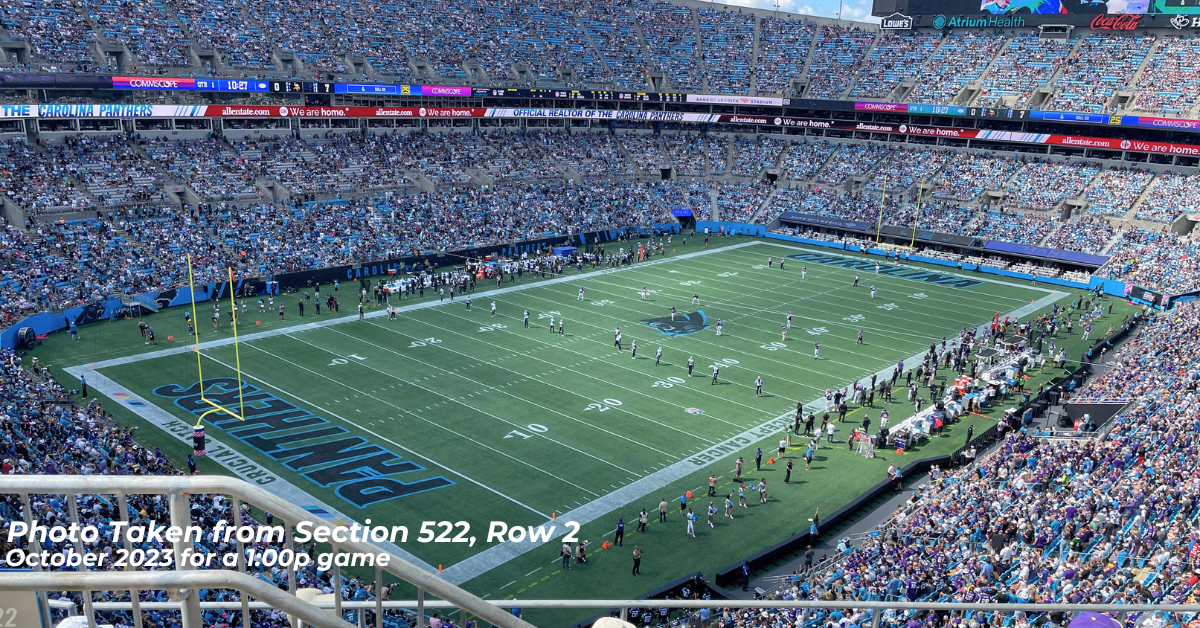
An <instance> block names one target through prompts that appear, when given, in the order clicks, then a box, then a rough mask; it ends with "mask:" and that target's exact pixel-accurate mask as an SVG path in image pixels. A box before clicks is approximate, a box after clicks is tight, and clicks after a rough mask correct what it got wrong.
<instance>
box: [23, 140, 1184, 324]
mask: <svg viewBox="0 0 1200 628" xmlns="http://www.w3.org/2000/svg"><path fill="white" fill-rule="evenodd" d="M514 147H516V148H515V149H514ZM0 149H2V150H3V151H4V154H5V155H6V156H7V157H8V158H9V160H10V163H9V168H8V169H6V170H4V171H3V172H0V185H3V186H4V192H5V194H6V195H7V196H8V198H9V199H10V200H12V201H13V203H14V204H16V205H18V206H20V207H23V208H25V209H27V210H31V211H29V215H28V219H27V224H26V225H25V227H26V228H27V229H28V230H29V233H23V232H22V230H20V229H18V228H15V227H8V228H6V230H5V233H6V238H7V239H8V240H9V241H10V242H11V245H10V252H9V256H8V258H7V261H8V263H7V265H6V267H5V270H4V273H3V277H2V279H0V310H2V311H3V312H4V314H5V316H6V317H8V318H10V319H12V318H18V319H19V317H20V316H23V315H27V314H29V313H32V312H36V311H39V310H44V309H48V308H50V307H68V306H73V305H80V304H83V303H89V302H95V301H99V300H103V299H105V298H113V296H114V295H132V294H137V293H140V292H153V291H159V290H162V289H166V288H169V287H172V286H174V285H178V283H179V282H180V281H181V278H182V277H184V276H185V273H184V270H185V269H184V268H183V260H184V259H185V257H186V255H185V253H190V254H191V255H192V256H193V261H194V264H195V267H196V271H197V277H200V278H203V279H204V280H208V279H211V278H219V277H221V276H222V275H221V273H222V272H223V271H222V270H221V269H222V268H224V267H226V266H232V267H234V268H236V269H238V272H244V273H248V274H252V275H262V274H270V273H273V272H283V271H287V270H300V269H312V268H317V267H320V266H324V265H331V264H332V265H336V264H347V263H353V262H357V261H369V260H371V259H388V258H394V257H401V256H405V255H409V254H414V253H419V252H425V251H430V250H439V249H447V250H457V249H463V248H467V247H472V246H481V245H485V244H492V243H496V242H503V241H510V240H513V239H524V238H531V237H540V236H542V235H562V234H569V233H578V232H581V231H587V230H591V229H600V228H611V227H613V226H622V227H623V226H632V225H641V226H650V225H655V224H661V223H664V222H670V221H671V218H670V216H669V210H670V209H675V208H681V207H686V208H691V209H693V210H694V211H695V214H696V216H697V217H699V218H700V219H707V218H709V217H711V216H712V213H711V212H712V210H713V209H714V208H715V209H717V211H718V214H717V215H718V216H720V217H721V219H722V220H753V221H755V222H757V223H759V224H767V223H769V222H770V221H771V220H773V219H774V218H775V217H777V216H778V215H779V214H780V213H781V212H783V211H799V212H804V213H813V214H820V215H824V216H836V217H841V218H846V219H851V220H861V221H865V222H874V221H877V220H878V218H879V214H878V212H879V194H880V192H882V191H883V185H884V181H885V177H886V181H887V190H888V194H889V196H890V198H889V199H888V200H887V204H886V205H885V212H884V214H885V215H884V221H885V223H886V224H895V225H900V226H909V225H911V224H913V222H914V220H916V221H917V222H918V224H920V225H921V226H922V227H924V228H928V229H936V230H938V231H940V232H944V233H951V234H958V235H964V236H973V237H981V238H989V239H997V240H1007V241H1012V242H1017V243H1022V244H1039V243H1044V244H1045V245H1047V246H1050V247H1055V248H1062V249H1067V250H1073V251H1081V252H1088V253H1100V252H1101V251H1106V250H1108V251H1111V253H1112V254H1113V255H1116V256H1117V257H1118V259H1119V260H1122V262H1121V263H1120V264H1114V265H1112V267H1111V268H1110V269H1109V270H1108V271H1106V272H1109V273H1118V274H1129V273H1132V276H1135V277H1139V281H1141V282H1142V283H1139V285H1144V284H1146V283H1153V284H1154V285H1164V286H1166V285H1169V290H1171V291H1173V292H1183V291H1186V289H1191V288H1190V287H1193V286H1195V287H1200V285H1197V281H1196V280H1195V277H1193V275H1192V273H1190V272H1187V268H1186V264H1171V265H1170V268H1171V269H1172V270H1173V269H1174V266H1183V267H1184V269H1183V271H1182V272H1173V273H1171V272H1170V271H1167V272H1166V273H1164V276H1162V277H1154V276H1152V275H1154V274H1155V273H1156V271H1155V270H1153V269H1155V268H1158V267H1160V266H1162V265H1163V264H1166V263H1167V262H1168V261H1170V258H1169V257H1167V258H1163V259H1161V260H1157V261H1155V262H1154V263H1150V262H1151V260H1145V261H1143V260H1141V258H1142V254H1141V253H1140V251H1141V250H1142V247H1141V246H1139V245H1140V244H1141V243H1140V242H1139V241H1138V240H1136V239H1135V238H1133V237H1130V236H1125V237H1121V238H1114V235H1116V234H1117V231H1115V230H1114V228H1113V227H1110V226H1107V225H1106V224H1105V223H1103V222H1098V221H1095V220H1091V219H1087V218H1084V219H1078V218H1077V219H1076V220H1072V221H1069V222H1064V223H1059V222H1056V221H1055V219H1054V218H1055V217H1056V216H1054V217H1052V216H1048V215H1047V216H1040V215H1037V214H1035V213H1011V212H1010V213H999V212H987V213H983V212H978V211H977V210H975V209H973V208H971V207H967V206H966V205H967V203H969V202H970V201H974V200H976V198H977V197H979V194H980V192H982V191H983V190H984V189H995V190H1002V191H1007V193H1008V196H1007V199H1006V200H1005V203H1006V204H1007V205H1009V206H1011V207H1015V208H1021V209H1035V210H1036V209H1051V208H1054V207H1055V206H1056V204H1057V203H1058V202H1059V201H1060V200H1062V199H1063V198H1066V197H1078V196H1080V195H1081V194H1083V193H1084V190H1085V189H1086V197H1087V201H1088V206H1089V207H1090V211H1089V213H1090V214H1091V215H1092V216H1097V217H1102V218H1106V219H1109V218H1125V219H1128V216H1127V215H1126V214H1128V212H1129V211H1130V210H1129V207H1130V206H1132V205H1133V203H1134V202H1135V201H1137V199H1138V198H1139V196H1140V195H1141V194H1142V191H1143V190H1146V192H1145V200H1144V202H1142V203H1141V204H1140V205H1138V206H1137V209H1136V211H1135V215H1136V217H1137V218H1138V219H1142V220H1147V219H1149V220H1156V221H1162V222H1165V221H1168V220H1171V219H1173V218H1174V217H1176V216H1178V215H1179V213H1180V212H1189V211H1193V210H1192V205H1194V203H1193V201H1192V200H1191V196H1190V195H1189V189H1190V186H1189V183H1190V182H1192V178H1193V177H1194V176H1196V175H1182V174H1177V173H1171V172H1167V173H1163V174H1159V175H1154V174H1152V173H1150V172H1147V171H1142V170H1138V169H1127V168H1114V169H1107V170H1103V171H1102V170H1100V167H1099V165H1096V164H1093V163H1090V162H1044V161H1039V160H1024V161H1023V160H1019V159H1013V158H1005V157H999V156H995V155H990V154H987V153H971V152H967V151H963V150H945V149H930V148H918V147H913V148H899V147H896V146H892V145H887V144H880V143H869V142H868V143H855V144H838V143H833V142H830V141H829V140H817V141H799V142H790V143H785V141H784V140H782V139H781V138H778V137H775V136H764V135H753V134H727V133H707V134H705V133H695V132H689V131H678V132H677V131H676V130H675V129H671V130H667V131H664V132H662V133H661V134H659V135H655V134H650V133H642V132H636V131H633V132H626V131H622V132H620V133H617V134H613V133H591V132H584V133H581V132H574V133H568V132H567V131H566V130H564V129H562V128H549V127H544V128H529V129H525V130H521V129H512V128H501V127H491V128H481V129H475V130H473V131H470V132H465V133H460V132H452V133H430V132H427V131H413V132H410V133H407V134H401V133H390V134H363V133H360V132H357V131H356V132H350V133H341V134H338V133H327V134H326V135H325V136H324V137H318V138H310V139H303V140H302V139H297V138H294V137H293V138H269V137H268V138H262V139H254V140H251V139H245V140H234V141H226V140H224V139H220V138H209V139H191V140H172V139H167V138H166V137H158V138H154V137H151V138H142V137H137V136H130V137H124V136H119V135H109V136H69V137H67V138H66V139H65V140H63V141H60V142H57V143H48V144H46V145H32V144H27V143H25V142H23V141H16V142H6V143H4V144H2V145H0ZM517 155H519V156H520V158H517V157H516V156H517ZM663 164H673V165H674V166H675V174H676V175H679V176H681V177H682V178H681V179H677V180H675V181H659V180H658V178H659V177H658V174H659V173H658V166H660V165H663ZM775 164H778V165H779V167H780V168H781V171H782V179H783V181H784V182H805V183H816V184H817V186H815V187H812V188H811V189H808V188H804V187H784V188H782V189H780V190H779V191H778V193H776V194H775V195H774V197H773V198H772V200H771V201H770V202H769V203H767V209H766V210H765V211H761V212H760V211H759V209H760V208H761V207H763V204H764V201H766V200H767V196H768V194H769V193H771V192H772V188H770V187H764V186H761V185H758V184H754V183H745V184H743V183H734V182H731V181H727V180H726V179H727V177H728V176H729V175H732V176H737V177H756V176H757V175H758V174H759V173H760V172H761V171H762V170H763V168H766V167H771V166H774V165H775ZM568 169H569V170H568ZM570 171H574V172H577V173H579V174H581V175H584V176H585V177H586V179H585V180H584V181H583V182H582V183H568V182H567V181H566V179H567V178H568V177H565V175H566V174H568V173H569V172H570ZM476 174H478V175H479V177H478V178H476V179H474V180H473V179H472V178H473V177H475V176H476ZM635 174H637V175H641V176H643V177H645V178H648V179H649V180H650V181H649V182H641V183H639V182H637V181H636V180H634V179H632V177H633V176H634V175H635ZM419 177H426V178H428V180H429V181H430V182H432V183H433V184H434V185H435V187H440V191H438V192H431V191H428V190H426V191H421V190H422V188H421V187H419V186H418V185H416V182H417V180H418V178H419ZM696 177H703V180H697V179H696ZM851 177H864V178H865V181H866V183H867V185H866V186H865V188H864V189H862V190H855V191H849V190H844V189H843V188H845V187H846V184H847V182H848V180H849V179H850V178H851ZM920 181H925V182H926V183H928V184H932V185H933V191H932V193H930V191H929V190H928V189H926V190H922V191H920V192H919V193H918V191H917V190H915V189H913V187H912V186H913V185H915V184H916V183H918V182H920ZM488 182H491V184H492V186H493V187H491V188H485V189H470V188H472V187H473V186H476V185H481V184H485V183H488ZM1089 182H1093V184H1092V185H1090V186H1089ZM787 185H790V183H789V184H787ZM189 187H190V189H191V190H193V191H195V193H196V196H197V197H199V199H201V201H202V202H201V203H200V206H199V207H197V206H192V205H188V204H182V203H181V201H182V199H183V197H184V195H185V192H186V190H187V189H188V188H189ZM835 187H836V189H835ZM168 190H174V191H175V192H176V193H177V194H176V195H171V194H168ZM710 193H713V194H715V206H714V203H713V200H712V199H713V197H712V196H710ZM176 196H177V197H178V198H176ZM318 196H319V197H322V198H323V199H324V200H321V201H318V202H313V201H314V199H315V198H316V197H318ZM352 197H353V200H350V199H351V198H352ZM301 199H302V200H301ZM918 201H920V202H921V215H920V217H916V216H915V215H914V214H913V211H914V209H915V207H916V203H917V202H918ZM70 209H75V210H88V213H83V214H81V213H79V212H78V211H77V212H76V213H74V214H71V218H70V220H56V216H60V215H66V214H56V213H54V212H62V211H64V210H70ZM95 209H99V210H101V212H100V214H98V215H96V217H95V218H91V212H92V210H95ZM81 216H86V217H87V219H86V220H84V219H82V218H81ZM1047 236H1049V238H1047ZM1163 237H1164V238H1165V237H1166V236H1163ZM1043 240H1044V242H1043ZM1178 247H1183V248H1185V249H1186V248H1188V247H1190V244H1189V243H1188V241H1186V240H1182V241H1180V242H1179V244H1178ZM1178 247H1176V248H1178ZM1168 250H1175V249H1174V248H1173V249H1168ZM1155 259H1157V258H1155ZM19 260H23V261H19ZM1147 275H1151V276H1150V277H1147ZM1147 287H1149V286H1147Z"/></svg>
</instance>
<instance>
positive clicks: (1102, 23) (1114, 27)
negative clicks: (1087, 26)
mask: <svg viewBox="0 0 1200 628" xmlns="http://www.w3.org/2000/svg"><path fill="white" fill-rule="evenodd" d="M1141 19H1142V16H1141V15H1140V14H1137V15H1134V14H1129V13H1126V14H1123V15H1097V16H1096V17H1094V18H1092V24H1091V28H1092V30H1098V31H1132V30H1137V27H1138V21H1140V20H1141Z"/></svg>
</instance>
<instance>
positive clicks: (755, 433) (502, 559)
mask: <svg viewBox="0 0 1200 628" xmlns="http://www.w3.org/2000/svg"><path fill="white" fill-rule="evenodd" d="M1066 296H1067V294H1066V293H1053V294H1050V295H1047V296H1045V297H1043V298H1041V299H1039V300H1037V301H1035V302H1033V303H1029V304H1027V305H1025V306H1023V307H1021V308H1018V309H1017V310H1014V311H1013V312H1010V313H1009V316H1011V317H1014V318H1021V317H1023V316H1025V315H1026V314H1029V313H1032V312H1035V311H1037V310H1040V309H1042V308H1044V307H1048V306H1049V305H1051V304H1052V303H1054V302H1056V301H1058V300H1060V299H1063V298H1066ZM990 323H991V321H990V320H989V321H987V322H985V323H981V324H980V325H978V326H977V328H978V329H983V328H986V327H987V326H988V325H989V324H990ZM924 355H925V354H924V352H923V351H922V352H920V353H917V354H916V355H914V356H912V357H911V358H909V359H907V360H905V361H906V362H908V361H918V362H919V361H920V360H921V358H922V357H923V356H924ZM891 368H892V367H891V366H890V365H889V366H888V367H886V368H884V369H882V370H880V371H879V372H877V373H876V375H878V376H880V377H883V376H884V375H887V376H889V377H890V376H891ZM865 380H866V381H868V382H869V381H870V377H869V376H868V377H867V378H865ZM858 381H863V379H860V380H858ZM824 400H825V398H824V396H821V397H820V398H818V399H814V400H812V401H810V402H809V403H808V404H806V405H811V404H817V403H819V402H823V401H824ZM793 414H794V411H793V410H791V409H789V410H788V411H787V412H784V413H783V414H781V415H779V416H778V417H776V418H774V419H771V420H768V421H764V422H763V423H761V424H759V425H758V426H756V427H752V428H750V429H748V430H746V431H745V432H742V433H741V434H739V435H738V436H735V437H734V438H732V439H729V440H727V441H725V442H724V443H722V444H720V445H718V446H716V447H713V448H710V449H709V451H712V452H713V454H712V457H711V458H710V459H709V460H698V459H693V458H685V459H683V460H679V461H677V462H675V463H673V464H671V465H670V466H666V467H663V468H662V469H661V470H659V471H656V472H655V473H653V474H651V475H648V476H646V477H643V478H642V479H640V480H638V481H637V482H634V483H632V484H629V485H627V486H625V487H622V488H621V489H619V490H616V491H613V492H612V493H609V494H607V495H604V496H603V497H600V498H597V499H594V500H592V501H590V502H588V503H587V504H584V505H581V506H580V507H578V508H576V509H575V510H573V511H571V512H567V513H563V515H562V518H563V520H564V521H575V522H577V523H579V524H580V525H584V524H587V523H590V522H591V521H594V520H596V519H598V518H599V517H601V516H603V515H606V514H608V513H610V512H612V511H613V510H616V509H617V508H619V507H621V506H623V505H625V504H629V503H632V502H634V501H635V500H637V499H640V498H643V497H645V496H646V495H649V494H650V493H652V492H655V491H658V490H660V489H661V488H662V487H664V486H667V485H669V484H671V483H673V482H676V481H678V480H681V479H683V478H685V477H687V476H688V475H690V474H691V473H694V472H696V471H697V470H698V469H700V468H703V467H704V466H708V465H711V464H716V463H717V462H719V461H721V460H725V459H726V458H728V457H730V455H731V454H732V453H734V452H736V451H738V450H741V449H744V448H745V447H747V446H749V445H752V444H754V443H758V442H762V441H764V440H767V439H768V438H773V437H774V436H775V435H776V434H777V433H778V432H779V431H780V430H781V429H786V428H787V426H789V425H791V418H792V416H793ZM576 503H578V502H576ZM564 534H565V532H564ZM557 538H558V537H557V536H556V537H554V539H552V540H555V539H557ZM548 542H549V541H548ZM538 547H539V545H535V544H533V543H532V542H529V541H526V542H522V543H501V544H497V545H493V546H492V547H489V548H487V549H485V550H483V551H481V552H479V553H478V554H475V555H473V556H471V557H469V558H466V559H464V560H462V561H460V562H458V563H456V564H454V565H451V566H450V567H449V568H446V569H445V570H443V572H442V577H443V578H445V579H446V580H448V581H450V582H452V583H454V584H462V583H464V582H467V581H468V580H471V579H473V578H475V577H477V576H480V575H482V574H484V573H487V572H488V571H490V570H492V569H494V568H496V567H498V566H500V565H503V564H505V563H507V562H508V561H510V560H513V559H515V558H517V557H519V556H521V555H523V554H525V553H527V552H530V551H532V550H534V549H537V548H538Z"/></svg>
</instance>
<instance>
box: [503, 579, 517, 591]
mask: <svg viewBox="0 0 1200 628" xmlns="http://www.w3.org/2000/svg"><path fill="white" fill-rule="evenodd" d="M516 583H517V581H516V580H513V581H512V582H510V583H508V584H506V585H504V586H502V587H500V589H499V590H500V591H503V590H504V589H506V588H508V587H511V586H512V585H514V584H516Z"/></svg>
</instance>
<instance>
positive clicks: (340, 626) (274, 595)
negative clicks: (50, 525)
mask: <svg viewBox="0 0 1200 628" xmlns="http://www.w3.org/2000/svg"><path fill="white" fill-rule="evenodd" d="M0 494H16V495H20V497H21V501H22V504H23V515H24V520H25V523H27V524H30V525H32V524H33V501H32V499H31V496H32V495H47V494H49V495H64V496H65V497H66V499H64V501H65V502H66V504H67V508H68V512H69V518H68V520H66V521H62V522H61V523H63V524H69V523H76V524H82V523H83V522H82V520H81V519H80V517H79V508H78V496H79V495H82V494H87V495H115V496H116V503H117V511H118V513H119V515H120V521H122V522H124V523H126V524H128V523H129V511H128V508H127V503H128V500H127V496H128V495H166V496H167V504H168V510H169V514H170V523H171V525H172V526H178V527H179V528H181V529H184V528H187V527H188V526H189V525H190V524H191V523H192V520H191V514H190V500H189V499H188V496H189V495H227V496H229V497H230V498H231V500H232V503H231V510H232V512H233V513H235V516H234V519H235V521H234V522H233V523H232V525H231V527H233V528H234V529H235V530H236V529H237V528H239V527H242V523H241V520H240V513H241V512H242V504H243V503H245V504H249V505H253V506H255V507H258V508H260V509H262V510H263V511H265V512H270V513H272V514H273V515H274V516H275V519H276V521H275V522H273V525H281V526H283V527H285V528H286V529H287V534H286V539H285V544H286V549H288V550H293V551H294V549H295V548H294V547H293V544H292V536H293V528H294V527H295V526H296V525H297V524H299V523H300V522H308V523H309V524H311V525H312V526H313V530H314V531H315V530H316V529H319V528H325V529H327V530H329V531H332V530H334V529H335V528H336V527H337V526H334V525H332V524H330V523H329V522H327V521H323V520H321V519H319V518H317V517H315V516H314V515H312V514H311V513H309V512H307V511H305V510H304V509H302V508H300V507H299V506H296V505H295V504H292V503H291V502H288V501H286V500H284V499H282V498H280V497H278V496H276V495H274V494H272V493H270V492H268V491H266V490H264V489H263V488H261V487H259V486H255V485H253V484H250V483H248V482H245V481H243V480H240V479H236V478H230V477H223V476H207V477H183V476H139V477H115V476H98V475H88V476H84V475H15V476H0ZM114 541H116V542H119V543H120V544H121V545H123V546H124V547H125V548H126V549H132V547H131V545H130V544H129V541H128V540H127V539H125V538H120V539H114ZM328 544H329V545H330V546H331V551H332V552H333V553H335V554H339V553H341V552H347V553H369V554H376V555H379V554H385V553H386V554H388V558H389V560H388V565H387V566H386V567H383V566H380V565H379V564H378V563H376V565H375V577H374V581H375V585H374V587H373V591H374V592H375V600H374V601H373V602H371V605H372V606H373V607H374V610H375V616H376V617H382V616H383V610H384V605H385V602H384V600H383V597H384V595H383V592H384V583H383V574H384V572H386V573H389V574H391V575H392V576H395V577H396V578H399V579H400V580H402V581H404V582H407V583H408V584H410V585H412V586H414V587H416V590H417V599H416V601H415V602H414V603H413V604H412V605H411V606H409V607H407V608H413V609H415V610H416V615H417V622H418V623H417V625H418V628H420V627H422V626H423V625H424V617H423V616H424V609H425V608H426V600H425V596H426V595H427V594H431V595H434V596H437V597H438V598H440V599H441V600H444V601H445V603H447V604H450V605H451V606H453V607H454V608H459V609H461V610H462V611H464V612H466V613H470V614H472V615H474V616H476V617H478V618H479V619H481V620H484V621H487V622H489V623H491V624H492V625H494V626H498V627H500V628H533V627H532V626H531V625H530V624H529V623H528V622H525V621H524V620H522V619H520V618H519V617H515V616H513V615H512V614H511V613H506V612H504V611H502V610H500V609H499V608H498V607H496V606H495V605H493V604H489V603H487V602H486V601H484V600H483V599H481V598H479V597H477V596H475V595H473V594H471V593H468V592H467V591H465V590H463V589H461V588H459V587H458V586H455V585H453V584H451V583H449V582H447V581H446V580H443V579H442V578H441V577H439V576H438V575H436V574H433V573H429V572H428V571H425V570H424V569H421V568H420V567H418V566H416V565H414V564H412V563H410V562H408V561H407V560H404V559H403V558H401V557H399V556H397V555H395V554H391V553H389V552H386V551H385V550H383V549H381V548H379V547H377V546H375V545H373V544H371V543H367V542H363V541H352V540H347V541H330V542H329V543H328ZM30 546H31V549H32V550H33V551H38V552H40V551H41V545H40V543H39V542H38V541H37V540H36V537H31V538H30ZM184 546H185V543H175V544H173V548H172V549H173V552H174V561H173V563H172V564H173V566H174V569H175V570H174V571H137V570H136V568H135V567H133V566H132V565H127V566H126V567H125V569H126V571H124V572H118V571H83V572H56V573H46V572H44V571H43V570H42V568H41V567H40V566H38V567H36V568H35V569H36V571H35V572H34V573H30V572H7V573H0V591H81V592H83V596H82V597H83V610H84V614H85V615H86V617H87V620H88V625H89V626H90V627H94V626H96V625H97V624H96V617H95V612H96V610H97V609H98V608H103V610H110V607H111V604H112V603H104V606H103V607H101V606H100V603H99V602H93V600H92V596H91V592H92V591H128V592H129V598H130V601H129V602H122V603H120V605H121V609H128V610H130V611H132V614H133V621H134V627H135V628H142V618H141V607H142V606H143V605H144V604H146V603H143V602H139V600H138V591H147V590H167V591H171V592H172V600H175V599H178V600H179V601H178V602H177V603H175V602H173V603H172V607H173V608H177V609H178V610H179V611H180V614H181V616H182V623H183V628H201V627H202V625H203V624H202V622H201V613H200V611H201V602H200V600H199V595H198V591H199V589H200V588H209V587H216V588H228V589H237V590H239V591H241V592H242V595H241V602H240V603H235V608H240V610H241V611H242V614H241V617H242V623H243V626H244V628H251V620H250V612H249V611H250V598H251V597H253V598H258V599H260V600H263V601H265V602H266V603H267V604H268V605H270V606H271V608H279V609H280V610H284V611H286V612H288V613H289V614H293V615H295V616H296V617H298V618H300V619H301V620H302V621H304V622H306V623H311V624H312V625H314V626H318V627H319V628H353V624H349V623H347V622H345V621H344V620H342V619H341V616H342V609H343V607H344V606H345V605H346V604H347V603H345V602H344V601H343V600H342V599H341V590H342V582H343V579H342V575H341V570H340V568H339V567H338V566H337V564H336V562H334V564H333V565H332V579H331V586H332V588H333V590H334V592H335V595H334V599H333V605H332V607H333V610H334V614H332V615H331V614H329V613H326V612H323V611H321V610H320V606H319V605H315V604H312V603H310V602H306V601H303V600H301V599H300V598H298V597H296V591H297V577H296V569H295V568H294V567H293V568H290V569H288V574H287V575H288V591H287V592H286V593H285V592H283V591H281V590H280V589H278V588H276V587H273V586H271V585H269V584H267V583H265V582H263V581H261V580H259V579H257V578H254V577H252V576H250V575H248V574H247V573H246V545H245V543H243V542H242V541H240V540H239V541H238V542H237V553H238V564H237V571H236V572H235V571H232V570H228V571H226V570H204V571H196V570H195V569H194V568H193V567H192V566H191V565H190V563H189V561H187V560H184V549H185V547H184ZM74 550H75V551H76V552H77V553H79V554H80V555H83V554H84V553H85V552H84V548H83V543H82V541H79V540H76V541H75V544H74ZM280 596H282V597H280ZM355 606H358V605H357V604H356V605H355ZM41 613H42V619H43V623H44V624H45V625H46V626H50V625H52V623H51V622H50V608H49V605H48V604H46V603H45V602H44V601H43V602H42V603H41ZM360 614H361V613H360Z"/></svg>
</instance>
